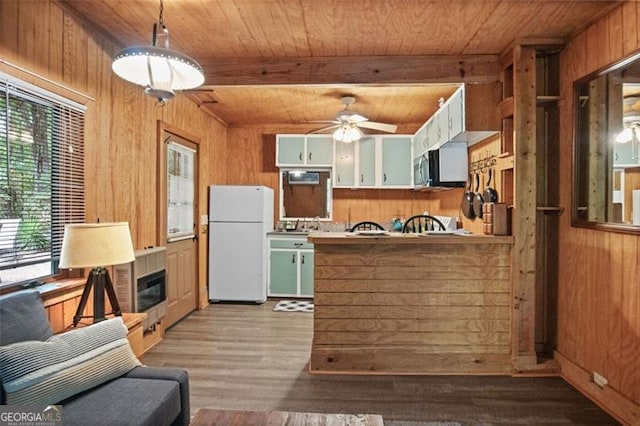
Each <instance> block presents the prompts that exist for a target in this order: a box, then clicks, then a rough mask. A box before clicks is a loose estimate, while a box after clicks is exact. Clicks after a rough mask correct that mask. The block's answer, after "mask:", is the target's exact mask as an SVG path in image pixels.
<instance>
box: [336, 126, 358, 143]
mask: <svg viewBox="0 0 640 426" xmlns="http://www.w3.org/2000/svg"><path fill="white" fill-rule="evenodd" d="M362 136H363V134H362V131H361V130H360V129H358V127H357V126H353V125H344V126H340V127H338V129H337V130H336V131H335V132H333V138H334V139H335V140H337V141H340V142H345V143H350V142H355V141H357V140H359V139H360V138H361V137H362Z"/></svg>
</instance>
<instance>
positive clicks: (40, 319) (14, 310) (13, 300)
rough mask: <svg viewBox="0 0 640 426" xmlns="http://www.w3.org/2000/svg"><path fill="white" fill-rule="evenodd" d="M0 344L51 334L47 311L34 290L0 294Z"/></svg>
mask: <svg viewBox="0 0 640 426" xmlns="http://www.w3.org/2000/svg"><path fill="white" fill-rule="evenodd" d="M0 319H1V321H0V346H5V345H10V344H11V343H15V342H22V341H23V340H40V341H44V340H47V339H48V338H49V337H51V336H52V335H53V331H51V326H50V325H49V319H48V318H47V312H46V311H45V309H44V305H43V304H42V299H40V293H38V292H37V291H36V290H24V291H17V292H15V293H9V294H6V295H4V296H0Z"/></svg>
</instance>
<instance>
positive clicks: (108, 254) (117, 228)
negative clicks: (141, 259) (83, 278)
mask: <svg viewBox="0 0 640 426" xmlns="http://www.w3.org/2000/svg"><path fill="white" fill-rule="evenodd" d="M134 259H135V255H134V253H133V243H132V242H131V232H130V231H129V224H128V223H127V222H114V223H78V224H70V225H66V226H65V228H64V238H63V239H62V253H61V254H60V265H59V267H60V268H86V267H91V268H94V267H98V266H108V265H119V264H122V263H127V262H132V261H133V260H134Z"/></svg>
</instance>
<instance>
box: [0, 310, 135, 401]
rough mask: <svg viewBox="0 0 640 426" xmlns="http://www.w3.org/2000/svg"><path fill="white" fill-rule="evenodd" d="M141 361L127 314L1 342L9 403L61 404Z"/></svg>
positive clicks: (0, 360) (0, 370) (1, 370)
mask: <svg viewBox="0 0 640 426" xmlns="http://www.w3.org/2000/svg"><path fill="white" fill-rule="evenodd" d="M137 365H140V362H139V361H138V359H137V358H136V357H135V355H134V354H133V352H132V350H131V346H130V345H129V341H128V340H127V327H126V326H125V325H124V323H123V322H122V318H119V317H117V318H113V319H110V320H106V321H102V322H99V323H97V324H93V325H91V326H89V327H85V328H79V329H75V330H72V331H69V332H67V333H64V334H59V335H55V336H52V337H50V338H49V339H47V341H45V342H38V341H26V342H17V343H13V344H11V345H8V346H1V347H0V378H1V379H2V384H3V387H4V389H5V392H6V400H7V403H8V404H34V405H37V404H41V405H50V404H55V403H57V402H59V401H61V400H63V399H65V398H68V397H70V396H72V395H75V394H77V393H79V392H82V391H84V390H87V389H91V388H93V387H94V386H97V385H99V384H101V383H104V382H106V381H108V380H111V379H114V378H116V377H119V376H121V375H123V374H125V373H127V372H128V371H129V370H131V369H132V368H134V367H135V366H137Z"/></svg>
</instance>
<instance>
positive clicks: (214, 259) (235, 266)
mask: <svg viewBox="0 0 640 426" xmlns="http://www.w3.org/2000/svg"><path fill="white" fill-rule="evenodd" d="M271 231H273V190H272V189H271V188H267V187H265V186H227V185H212V186H210V187H209V300H211V301H213V302H219V301H244V302H257V303H263V302H265V301H266V300H267V233H268V232H271Z"/></svg>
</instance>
